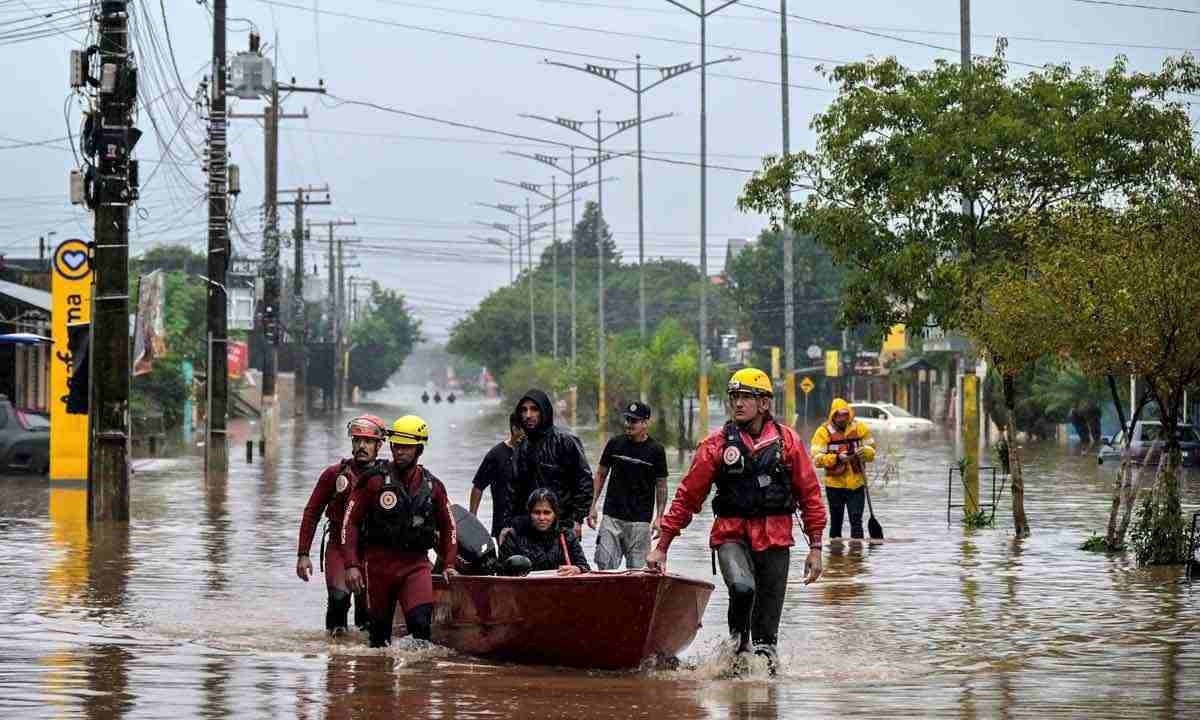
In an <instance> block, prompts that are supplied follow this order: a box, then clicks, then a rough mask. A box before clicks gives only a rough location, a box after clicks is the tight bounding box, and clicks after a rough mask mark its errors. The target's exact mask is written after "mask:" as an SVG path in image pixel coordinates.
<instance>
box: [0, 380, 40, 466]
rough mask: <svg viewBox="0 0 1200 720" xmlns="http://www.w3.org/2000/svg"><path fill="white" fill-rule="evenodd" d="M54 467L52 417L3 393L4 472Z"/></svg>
mask: <svg viewBox="0 0 1200 720" xmlns="http://www.w3.org/2000/svg"><path fill="white" fill-rule="evenodd" d="M49 471H50V421H49V420H47V419H46V416H45V415H41V414H38V413H35V412H30V411H26V410H20V409H18V408H17V407H15V406H14V405H13V404H12V402H11V401H10V400H9V399H8V397H7V396H5V395H0V472H9V473H43V474H44V473H47V472H49Z"/></svg>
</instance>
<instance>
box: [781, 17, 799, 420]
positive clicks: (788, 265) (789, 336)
mask: <svg viewBox="0 0 1200 720" xmlns="http://www.w3.org/2000/svg"><path fill="white" fill-rule="evenodd" d="M779 94H780V102H779V105H780V109H781V110H782V115H783V157H784V158H786V157H787V155H788V153H789V152H791V129H792V121H791V98H790V96H791V93H790V91H789V88H788V14H787V0H779ZM790 200H791V196H790V195H788V196H786V197H785V198H784V213H783V217H784V224H783V229H782V232H781V233H780V242H782V243H783V367H784V375H783V416H784V418H785V419H786V420H787V422H788V423H789V424H791V423H792V422H793V421H794V420H795V418H796V291H795V287H796V275H795V273H796V269H795V267H794V264H795V250H796V249H795V245H794V238H793V237H792V232H791V228H789V227H788V225H787V218H788V216H789V215H790V213H789V212H788V210H789V208H790V207H791V203H790Z"/></svg>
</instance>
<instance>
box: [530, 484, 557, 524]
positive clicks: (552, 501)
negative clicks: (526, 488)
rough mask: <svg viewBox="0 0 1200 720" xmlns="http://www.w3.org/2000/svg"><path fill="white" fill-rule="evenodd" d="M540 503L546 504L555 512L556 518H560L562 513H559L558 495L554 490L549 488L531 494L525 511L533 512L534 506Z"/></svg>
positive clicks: (539, 489)
mask: <svg viewBox="0 0 1200 720" xmlns="http://www.w3.org/2000/svg"><path fill="white" fill-rule="evenodd" d="M540 502H544V503H546V504H547V505H549V506H550V509H551V510H553V511H554V516H555V517H558V515H560V514H561V513H559V511H558V495H555V494H554V491H553V490H550V489H547V488H538V489H536V490H534V491H533V492H531V493H529V502H527V503H525V509H526V510H528V511H529V512H533V506H534V505H537V504H538V503H540Z"/></svg>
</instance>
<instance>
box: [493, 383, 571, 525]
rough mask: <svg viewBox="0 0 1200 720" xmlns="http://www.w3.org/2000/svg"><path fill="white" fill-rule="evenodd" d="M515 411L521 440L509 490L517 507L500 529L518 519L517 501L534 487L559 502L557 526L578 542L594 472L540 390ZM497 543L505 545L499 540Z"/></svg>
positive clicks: (527, 394)
mask: <svg viewBox="0 0 1200 720" xmlns="http://www.w3.org/2000/svg"><path fill="white" fill-rule="evenodd" d="M516 412H517V415H518V416H519V417H520V418H521V427H522V429H523V430H524V431H525V439H524V440H522V441H521V443H520V444H519V445H517V451H516V459H517V472H516V475H515V476H514V477H513V481H512V483H511V485H510V487H509V491H508V496H509V497H510V498H516V499H517V502H516V503H515V505H516V507H514V503H509V507H508V511H507V513H506V516H507V517H506V519H505V523H504V527H505V528H506V529H507V528H511V527H512V523H513V520H514V518H515V517H516V516H518V515H521V514H522V510H523V508H522V507H520V502H521V500H520V498H527V497H529V493H531V492H533V491H534V490H535V489H537V488H548V489H550V490H553V491H554V494H555V495H556V496H557V497H558V502H559V505H560V507H561V510H562V512H561V513H559V515H558V522H559V524H561V525H563V526H564V527H569V528H571V529H572V530H574V531H575V536H576V537H582V534H581V531H582V529H583V520H584V518H586V517H587V514H588V510H589V509H590V508H591V506H592V469H591V468H590V467H589V466H588V461H587V455H586V454H585V453H584V451H583V443H582V442H580V441H579V438H578V437H576V436H575V435H573V434H571V433H569V432H567V431H566V430H562V429H560V428H557V427H555V426H554V406H553V405H552V404H551V402H550V396H549V395H547V394H546V393H544V392H542V391H541V390H537V389H532V390H530V391H529V392H527V393H525V395H524V396H522V397H521V399H520V401H518V402H517V410H516ZM501 533H502V534H503V530H502V531H501ZM497 539H499V540H501V541H502V542H503V538H497Z"/></svg>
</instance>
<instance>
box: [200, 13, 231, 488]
mask: <svg viewBox="0 0 1200 720" xmlns="http://www.w3.org/2000/svg"><path fill="white" fill-rule="evenodd" d="M225 15H226V0H213V56H212V77H213V81H212V97H211V100H210V102H209V109H208V263H207V267H206V271H207V273H208V283H207V291H208V292H207V298H206V301H207V304H206V308H207V316H208V318H207V330H208V333H207V334H208V337H207V341H208V342H207V350H206V352H207V354H208V367H207V368H206V371H205V385H207V387H208V392H207V400H208V403H207V406H206V407H205V417H206V419H207V423H206V428H207V429H206V430H205V433H204V434H205V438H204V474H205V477H206V478H213V479H218V478H223V477H225V475H226V474H227V473H228V472H229V443H228V440H227V438H226V436H225V422H226V416H227V415H228V408H229V356H228V350H227V345H226V342H227V335H228V324H229V297H228V294H227V293H226V281H227V277H226V275H227V273H228V270H229V200H228V197H227V195H226V192H227V190H228V181H229V176H228V172H229V168H228V165H227V158H228V149H227V142H228V137H227V126H228V121H227V119H226V115H225V108H226V104H225V77H226V64H225Z"/></svg>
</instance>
